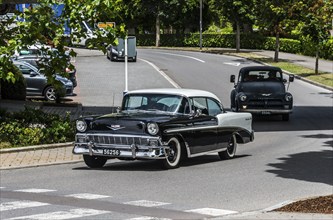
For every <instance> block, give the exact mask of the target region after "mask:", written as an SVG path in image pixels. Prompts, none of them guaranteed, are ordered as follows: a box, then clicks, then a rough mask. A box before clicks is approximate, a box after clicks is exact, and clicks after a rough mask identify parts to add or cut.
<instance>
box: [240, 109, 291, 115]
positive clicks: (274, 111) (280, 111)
mask: <svg viewBox="0 0 333 220" xmlns="http://www.w3.org/2000/svg"><path fill="white" fill-rule="evenodd" d="M239 111H240V112H249V113H262V112H271V113H272V114H282V113H292V112H293V110H292V109H239Z"/></svg>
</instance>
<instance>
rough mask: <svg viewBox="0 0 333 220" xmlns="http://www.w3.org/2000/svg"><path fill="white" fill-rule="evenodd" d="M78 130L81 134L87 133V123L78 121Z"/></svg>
mask: <svg viewBox="0 0 333 220" xmlns="http://www.w3.org/2000/svg"><path fill="white" fill-rule="evenodd" d="M76 130H78V131H79V132H85V131H86V130H87V123H86V122H85V121H83V120H77V121H76Z"/></svg>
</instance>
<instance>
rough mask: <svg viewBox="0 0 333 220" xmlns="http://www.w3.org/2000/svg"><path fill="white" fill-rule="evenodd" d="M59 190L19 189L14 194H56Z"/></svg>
mask: <svg viewBox="0 0 333 220" xmlns="http://www.w3.org/2000/svg"><path fill="white" fill-rule="evenodd" d="M54 191H57V190H53V189H34V188H33V189H18V190H14V192H27V193H45V192H54Z"/></svg>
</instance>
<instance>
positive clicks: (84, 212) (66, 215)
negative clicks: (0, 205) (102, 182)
mask: <svg viewBox="0 0 333 220" xmlns="http://www.w3.org/2000/svg"><path fill="white" fill-rule="evenodd" d="M107 213H111V212H110V211H102V210H96V209H71V210H69V211H58V212H49V213H43V214H37V215H28V216H21V217H15V218H10V219H7V220H19V219H31V220H47V219H52V220H63V219H71V218H82V217H88V216H93V215H101V214H107Z"/></svg>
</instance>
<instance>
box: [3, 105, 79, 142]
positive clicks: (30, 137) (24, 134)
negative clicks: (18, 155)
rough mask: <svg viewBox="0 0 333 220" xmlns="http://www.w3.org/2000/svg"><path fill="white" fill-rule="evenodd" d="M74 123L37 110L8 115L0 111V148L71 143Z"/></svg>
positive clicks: (67, 117)
mask: <svg viewBox="0 0 333 220" xmlns="http://www.w3.org/2000/svg"><path fill="white" fill-rule="evenodd" d="M74 131H75V127H74V122H71V121H70V118H69V115H67V116H66V117H65V118H61V117H60V116H59V115H56V114H47V113H45V112H43V111H42V110H39V109H37V110H36V109H32V108H26V109H25V110H24V111H21V112H16V113H9V112H6V111H4V110H0V148H4V147H22V146H28V145H38V144H52V143H63V142H68V141H73V139H74Z"/></svg>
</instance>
